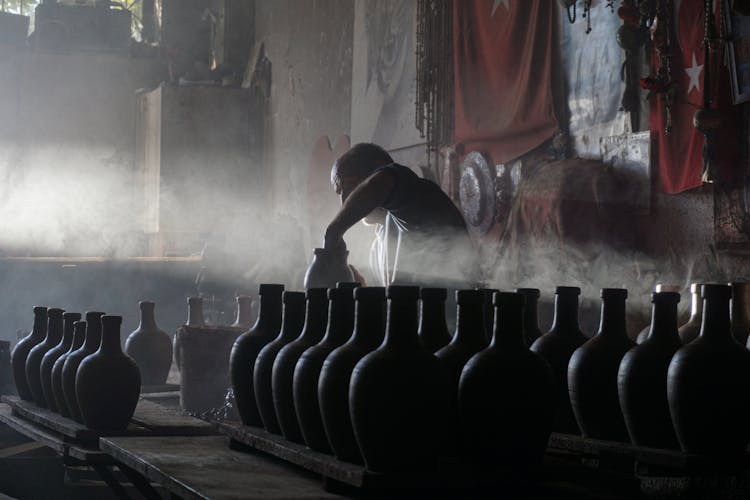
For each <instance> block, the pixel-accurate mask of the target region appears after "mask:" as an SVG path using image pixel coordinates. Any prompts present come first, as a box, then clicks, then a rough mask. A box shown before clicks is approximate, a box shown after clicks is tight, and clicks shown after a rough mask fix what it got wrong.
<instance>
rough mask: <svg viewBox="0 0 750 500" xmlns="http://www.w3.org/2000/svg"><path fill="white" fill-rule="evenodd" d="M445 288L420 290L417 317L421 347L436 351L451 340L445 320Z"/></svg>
mask: <svg viewBox="0 0 750 500" xmlns="http://www.w3.org/2000/svg"><path fill="white" fill-rule="evenodd" d="M447 296H448V291H447V290H446V289H445V288H422V290H421V291H420V298H421V299H422V300H421V306H422V307H421V314H420V317H419V318H420V319H419V340H420V341H421V342H422V347H424V348H425V349H427V350H428V351H430V352H437V351H438V350H439V349H441V348H443V347H445V346H447V345H448V344H449V343H450V341H451V334H450V332H448V325H447V324H446V321H445V299H446V298H447Z"/></svg>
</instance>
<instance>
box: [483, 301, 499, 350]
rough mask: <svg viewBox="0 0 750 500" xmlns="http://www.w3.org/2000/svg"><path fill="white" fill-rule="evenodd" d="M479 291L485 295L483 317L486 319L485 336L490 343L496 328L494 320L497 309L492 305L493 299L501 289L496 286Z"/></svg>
mask: <svg viewBox="0 0 750 500" xmlns="http://www.w3.org/2000/svg"><path fill="white" fill-rule="evenodd" d="M479 291H480V292H482V296H483V297H484V308H483V310H482V318H483V321H484V336H485V338H486V340H487V343H488V344H489V342H490V340H492V332H493V330H494V324H493V322H494V321H495V310H494V308H493V307H492V300H493V297H494V296H495V292H499V291H500V290H498V289H496V288H479Z"/></svg>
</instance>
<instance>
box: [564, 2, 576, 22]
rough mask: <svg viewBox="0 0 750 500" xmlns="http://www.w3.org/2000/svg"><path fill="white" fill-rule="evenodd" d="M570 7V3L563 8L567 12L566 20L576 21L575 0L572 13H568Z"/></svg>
mask: <svg viewBox="0 0 750 500" xmlns="http://www.w3.org/2000/svg"><path fill="white" fill-rule="evenodd" d="M570 7H571V5H566V6H565V10H566V11H567V12H568V21H570V24H573V23H574V22H576V2H573V5H572V7H573V15H572V16H571V15H570Z"/></svg>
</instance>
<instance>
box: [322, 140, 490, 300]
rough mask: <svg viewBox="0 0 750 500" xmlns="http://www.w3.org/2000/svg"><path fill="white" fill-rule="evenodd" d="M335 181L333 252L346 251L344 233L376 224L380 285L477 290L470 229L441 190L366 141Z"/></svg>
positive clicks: (335, 171) (374, 257) (373, 263)
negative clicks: (337, 198)
mask: <svg viewBox="0 0 750 500" xmlns="http://www.w3.org/2000/svg"><path fill="white" fill-rule="evenodd" d="M331 183H332V184H333V186H334V189H335V190H336V194H339V195H340V196H341V203H342V205H341V209H340V210H339V212H338V214H336V216H335V217H334V219H333V220H332V221H331V223H330V224H329V225H328V228H327V229H326V234H325V247H326V248H327V249H329V250H334V249H338V248H342V247H344V242H343V236H344V233H346V231H347V230H348V229H349V228H350V227H352V226H353V225H354V224H356V223H357V222H358V221H360V220H363V221H364V222H365V224H368V225H374V226H375V236H376V237H375V241H374V242H373V247H372V250H371V254H370V267H371V268H372V271H373V273H374V274H375V276H376V277H377V279H378V281H379V282H380V284H381V285H382V286H387V285H390V284H393V283H400V284H406V283H409V284H415V285H421V286H445V287H450V288H459V287H466V286H472V285H474V283H475V282H476V280H477V259H476V252H475V250H474V248H473V245H472V243H471V240H470V238H469V233H468V231H467V229H466V223H465V222H464V219H463V216H462V215H461V213H460V212H459V211H458V209H457V208H456V206H455V205H454V204H453V202H452V201H451V200H450V198H448V196H446V194H445V193H443V191H441V190H440V188H439V187H438V186H437V184H435V183H434V182H431V181H429V180H426V179H421V178H419V177H418V176H417V175H416V174H415V173H414V172H412V171H411V170H410V169H409V168H407V167H405V166H403V165H398V164H396V163H394V161H393V158H391V156H390V155H389V154H388V153H387V152H386V151H385V150H384V149H383V148H381V147H380V146H377V145H375V144H367V143H361V144H356V145H355V146H353V147H352V148H351V149H350V150H349V151H348V152H346V153H345V154H344V155H343V156H341V158H339V159H338V160H337V161H336V164H335V165H334V166H333V168H332V170H331Z"/></svg>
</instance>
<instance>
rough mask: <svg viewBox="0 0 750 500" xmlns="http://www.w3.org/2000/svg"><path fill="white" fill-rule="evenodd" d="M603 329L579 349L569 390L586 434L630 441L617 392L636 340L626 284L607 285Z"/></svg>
mask: <svg viewBox="0 0 750 500" xmlns="http://www.w3.org/2000/svg"><path fill="white" fill-rule="evenodd" d="M601 295H602V313H601V321H600V323H599V332H597V334H596V335H595V336H593V337H592V338H590V339H589V340H587V341H586V343H585V344H583V345H582V346H581V347H579V348H578V349H576V351H575V352H574V353H573V356H571V358H570V364H569V365H568V391H569V393H570V403H571V405H572V406H573V413H574V414H575V416H576V421H577V422H578V427H579V428H580V429H581V434H582V435H583V437H587V438H594V439H607V440H612V441H622V442H626V441H628V432H627V429H626V428H625V421H624V420H623V417H622V411H621V409H620V399H619V396H618V394H617V372H618V370H619V368H620V362H621V361H622V358H623V356H624V355H625V353H626V352H628V351H629V350H630V349H632V348H633V346H634V345H635V343H634V342H633V341H632V340H630V338H628V333H627V327H626V323H625V299H626V298H627V296H628V291H627V290H625V289H623V288H603V289H602V292H601Z"/></svg>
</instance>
